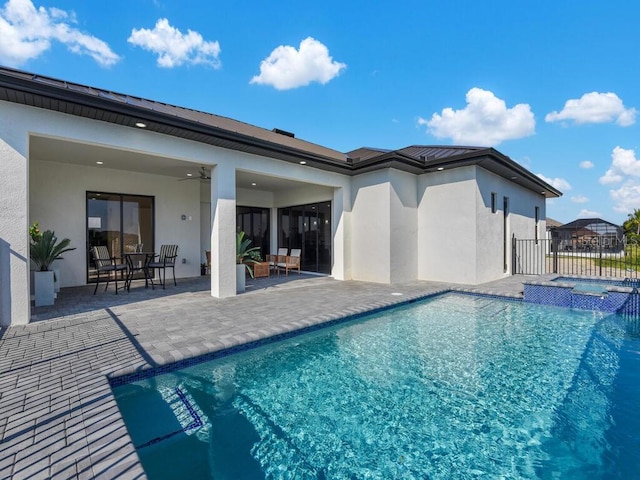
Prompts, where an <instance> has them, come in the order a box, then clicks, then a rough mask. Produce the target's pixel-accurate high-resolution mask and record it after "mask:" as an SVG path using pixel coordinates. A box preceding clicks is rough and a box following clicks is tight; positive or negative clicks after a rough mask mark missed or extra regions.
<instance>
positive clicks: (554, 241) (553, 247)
mask: <svg viewBox="0 0 640 480" xmlns="http://www.w3.org/2000/svg"><path fill="white" fill-rule="evenodd" d="M558 243H560V242H559V241H558V232H557V231H556V229H555V228H553V229H552V230H551V253H552V254H553V273H558Z"/></svg>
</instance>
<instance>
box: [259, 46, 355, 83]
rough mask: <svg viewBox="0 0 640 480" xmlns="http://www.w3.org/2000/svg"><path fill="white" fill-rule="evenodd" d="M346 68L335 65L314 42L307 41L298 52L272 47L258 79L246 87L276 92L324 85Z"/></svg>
mask: <svg viewBox="0 0 640 480" xmlns="http://www.w3.org/2000/svg"><path fill="white" fill-rule="evenodd" d="M345 68H347V65H346V64H344V63H340V62H336V61H334V60H333V57H331V56H330V55H329V49H328V48H327V47H326V46H324V45H323V44H322V43H320V42H319V41H318V40H316V39H314V38H311V37H307V38H305V39H304V40H302V42H300V48H299V49H298V50H296V49H295V47H292V46H289V45H280V46H279V47H276V48H275V49H274V50H273V51H272V52H271V54H270V55H269V56H268V57H267V58H265V59H264V60H263V61H262V62H260V75H256V76H254V77H253V78H252V79H251V80H250V82H249V83H257V84H260V85H271V86H272V87H274V88H275V89H276V90H290V89H292V88H298V87H304V86H306V85H309V84H310V83H311V82H318V83H321V84H323V85H324V84H325V83H327V82H329V81H330V80H332V79H334V78H335V77H337V76H338V75H339V74H340V73H341V72H342V71H343V70H344V69H345Z"/></svg>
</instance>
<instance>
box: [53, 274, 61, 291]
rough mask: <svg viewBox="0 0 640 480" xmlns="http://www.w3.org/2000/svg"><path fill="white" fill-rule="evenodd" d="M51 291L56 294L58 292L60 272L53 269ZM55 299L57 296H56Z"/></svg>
mask: <svg viewBox="0 0 640 480" xmlns="http://www.w3.org/2000/svg"><path fill="white" fill-rule="evenodd" d="M53 274H54V275H53V290H54V291H55V292H56V293H58V292H60V270H59V269H57V268H54V269H53ZM56 298H58V296H57V295H56Z"/></svg>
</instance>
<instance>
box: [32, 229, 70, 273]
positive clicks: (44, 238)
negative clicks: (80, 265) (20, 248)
mask: <svg viewBox="0 0 640 480" xmlns="http://www.w3.org/2000/svg"><path fill="white" fill-rule="evenodd" d="M29 236H30V237H31V245H30V246H29V252H30V254H31V260H32V261H33V263H35V265H36V267H38V270H40V271H41V272H47V271H49V267H50V266H51V264H52V263H53V262H54V261H55V260H61V259H62V256H61V255H62V254H63V253H65V252H69V251H71V250H75V249H76V248H75V247H69V244H70V243H71V240H69V239H68V238H64V239H62V240H60V241H59V242H58V238H57V237H56V234H55V232H52V231H51V230H46V231H44V232H40V228H39V226H38V222H35V223H34V224H33V225H31V227H29Z"/></svg>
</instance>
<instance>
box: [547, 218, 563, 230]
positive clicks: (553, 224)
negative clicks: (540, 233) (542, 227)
mask: <svg viewBox="0 0 640 480" xmlns="http://www.w3.org/2000/svg"><path fill="white" fill-rule="evenodd" d="M545 221H546V222H547V228H551V227H560V226H562V222H559V221H558V220H555V219H553V218H551V217H547V218H546V220H545Z"/></svg>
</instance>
